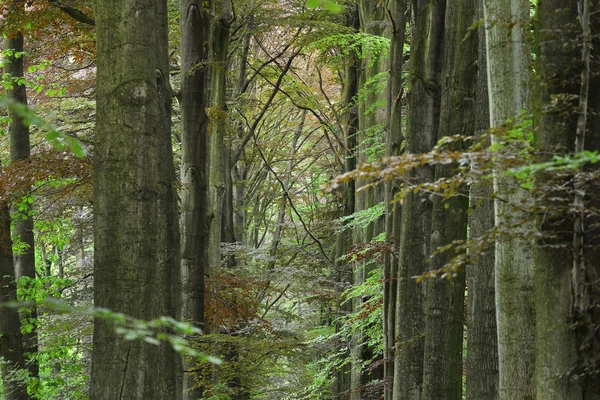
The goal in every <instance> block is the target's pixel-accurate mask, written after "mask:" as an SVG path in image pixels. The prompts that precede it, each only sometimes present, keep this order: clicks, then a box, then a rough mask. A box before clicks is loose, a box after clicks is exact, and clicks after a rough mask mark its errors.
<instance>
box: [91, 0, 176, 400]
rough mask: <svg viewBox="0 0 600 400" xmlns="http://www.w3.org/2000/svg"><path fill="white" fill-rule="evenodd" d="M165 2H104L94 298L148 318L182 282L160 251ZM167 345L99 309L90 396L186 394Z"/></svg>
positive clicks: (99, 18)
mask: <svg viewBox="0 0 600 400" xmlns="http://www.w3.org/2000/svg"><path fill="white" fill-rule="evenodd" d="M165 7H166V5H165V4H164V2H163V1H162V0H145V1H133V0H125V1H123V0H119V1H117V0H99V1H97V2H96V8H95V15H96V33H97V63H98V72H97V98H96V102H97V124H96V139H97V142H96V148H95V157H94V194H93V196H94V304H95V306H96V307H103V308H107V309H109V310H111V311H113V312H120V313H124V314H127V315H129V316H132V317H134V318H138V319H144V320H149V319H153V318H157V317H159V316H162V315H167V314H168V313H169V311H171V310H169V309H168V307H169V302H170V301H171V300H172V297H171V296H172V294H171V293H167V290H171V289H172V288H173V284H172V283H171V282H169V281H165V280H164V279H165V278H167V279H169V277H165V275H166V271H165V265H166V264H161V259H162V257H164V255H162V254H159V253H160V252H161V251H163V250H165V249H164V248H163V245H164V243H165V240H164V236H162V235H163V234H162V233H160V232H159V229H160V228H161V227H164V222H161V218H163V216H161V217H160V218H159V215H158V214H159V212H162V211H164V210H166V209H167V208H168V207H166V206H165V207H164V208H163V209H161V207H160V206H159V205H160V204H161V203H160V201H159V197H160V196H161V195H162V194H164V189H161V188H160V186H161V181H160V178H161V175H162V174H161V171H159V165H160V162H161V154H163V155H164V154H165V152H166V151H167V150H164V149H163V150H159V147H160V146H161V145H165V143H166V140H165V136H166V135H168V132H164V129H165V126H166V121H165V120H164V119H165V118H166V110H165V109H164V108H162V107H164V104H163V105H162V107H161V104H160V97H161V88H160V86H161V85H165V84H166V81H162V79H164V78H165V75H164V73H165V71H163V70H161V67H162V68H164V65H165V61H164V59H165V58H166V57H167V56H168V53H166V52H164V50H165V48H164V46H162V45H159V44H158V43H157V33H156V30H157V29H160V27H165V26H166V22H165V21H164V20H163V18H166V13H165V12H164V10H165ZM164 170H165V171H166V170H167V169H166V168H165V169H164ZM163 183H164V182H163ZM157 243H158V245H157ZM170 279H172V278H170ZM167 353H168V351H167V350H166V349H165V348H163V347H161V346H155V345H151V344H148V343H145V342H143V341H139V340H138V341H127V340H124V339H123V337H121V336H120V335H118V334H117V333H116V332H115V329H114V325H113V324H112V323H111V322H109V321H107V320H105V319H103V318H96V319H95V321H94V339H93V352H92V376H91V387H90V398H91V399H165V400H166V399H172V398H177V394H176V393H175V390H176V389H177V383H176V381H175V374H174V373H173V372H172V371H170V370H169V369H168V368H171V367H172V366H173V365H174V364H173V361H169V360H173V359H174V357H175V356H174V354H172V353H171V354H169V355H167ZM166 357H168V359H166Z"/></svg>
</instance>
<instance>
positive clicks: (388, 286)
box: [383, 0, 407, 399]
mask: <svg viewBox="0 0 600 400" xmlns="http://www.w3.org/2000/svg"><path fill="white" fill-rule="evenodd" d="M406 7H407V2H406V1H405V0H399V1H394V2H392V4H391V6H390V13H389V20H390V21H389V22H390V24H391V36H392V41H391V50H390V80H389V83H388V89H389V94H388V102H387V104H388V107H389V109H388V114H389V117H388V120H389V126H388V136H387V138H386V156H399V155H400V154H401V151H402V150H401V145H402V141H403V140H404V138H403V135H402V97H403V89H402V83H403V78H402V67H403V65H404V42H405V37H406ZM399 190H400V182H399V181H393V182H390V183H387V184H386V191H385V204H386V212H385V215H386V240H387V242H388V243H389V244H390V249H389V250H388V252H387V254H386V256H385V259H384V268H385V271H384V282H383V315H384V317H383V341H384V345H383V347H384V350H383V360H384V364H383V365H384V372H383V375H384V398H386V399H391V398H392V393H393V383H394V345H395V343H394V338H395V337H396V291H397V287H396V286H397V285H396V280H397V279H398V272H397V267H398V258H397V256H398V244H399V242H400V217H401V213H402V210H401V208H400V203H399V202H395V203H392V200H393V199H394V197H395V195H396V193H397V192H398V191H399Z"/></svg>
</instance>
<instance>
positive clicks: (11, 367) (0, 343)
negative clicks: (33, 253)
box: [0, 199, 30, 400]
mask: <svg viewBox="0 0 600 400" xmlns="http://www.w3.org/2000/svg"><path fill="white" fill-rule="evenodd" d="M16 300H17V287H16V285H15V268H14V262H13V253H12V241H11V239H10V213H9V209H8V204H7V203H6V201H5V200H3V199H0V332H2V334H1V335H0V355H1V356H2V358H3V361H2V383H3V386H4V398H5V400H29V398H30V397H29V396H28V395H27V384H26V382H25V381H24V380H20V379H15V376H18V375H19V372H20V370H21V371H22V370H24V369H26V365H25V354H24V349H23V337H22V335H21V326H20V324H19V312H18V311H17V308H14V307H6V306H5V305H4V304H5V303H6V302H9V301H16Z"/></svg>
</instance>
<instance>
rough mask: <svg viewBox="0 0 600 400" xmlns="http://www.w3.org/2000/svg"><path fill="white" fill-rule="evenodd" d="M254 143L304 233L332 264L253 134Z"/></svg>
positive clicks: (331, 263) (330, 262)
mask: <svg viewBox="0 0 600 400" xmlns="http://www.w3.org/2000/svg"><path fill="white" fill-rule="evenodd" d="M254 145H255V146H256V150H258V154H259V155H260V158H262V160H263V162H264V163H265V165H266V166H267V168H268V169H269V171H270V172H271V173H272V174H273V176H274V177H275V179H276V180H277V182H278V183H279V185H280V186H281V190H283V194H284V196H285V198H286V199H287V200H288V203H289V204H290V207H291V208H292V210H294V214H296V216H297V217H298V220H299V221H300V223H301V224H302V227H304V230H305V231H306V233H308V235H309V236H310V237H311V238H312V240H314V242H315V243H316V244H317V246H319V250H320V251H321V254H323V257H324V258H325V259H326V260H327V262H329V264H330V265H333V261H331V258H329V256H328V255H327V252H325V248H324V247H323V243H321V241H320V240H319V239H318V238H317V237H316V236H315V235H314V234H313V233H312V232H311V231H310V229H309V228H308V226H307V225H306V222H304V219H303V218H302V216H301V215H300V213H299V212H298V210H297V209H296V206H295V205H294V202H292V198H291V196H290V194H289V193H288V191H287V189H286V187H285V182H283V181H282V180H281V178H279V176H278V175H277V173H276V172H275V170H273V168H272V167H271V165H270V164H269V162H268V161H267V159H266V158H265V155H264V154H263V152H262V150H261V149H260V146H259V145H258V142H257V140H256V135H254Z"/></svg>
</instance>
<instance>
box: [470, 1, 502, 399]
mask: <svg viewBox="0 0 600 400" xmlns="http://www.w3.org/2000/svg"><path fill="white" fill-rule="evenodd" d="M482 17H483V9H482V6H481V4H478V5H477V19H478V20H479V19H481V18H482ZM471 34H474V32H472V33H471ZM477 36H478V47H479V54H478V58H477V90H476V94H475V101H476V112H475V115H476V117H475V134H476V135H480V134H482V133H483V132H484V131H486V130H487V129H488V128H489V126H490V117H489V98H488V88H487V68H486V50H485V46H486V45H485V28H484V27H483V26H481V27H479V28H478V29H477ZM474 167H475V168H480V166H477V165H476V166H474ZM492 193H493V188H492V182H491V180H488V181H485V180H484V181H480V182H476V183H474V184H473V185H472V186H471V209H472V212H471V216H470V218H469V232H470V235H469V240H472V241H477V242H479V243H481V242H482V241H484V240H485V236H486V235H487V234H489V233H490V232H492V231H493V229H494V201H493V200H492ZM494 261H495V244H494V243H492V244H491V245H490V248H488V249H486V250H485V252H484V253H483V254H479V255H478V258H477V261H476V262H474V263H473V264H471V265H468V266H467V287H468V289H467V291H468V294H467V360H466V362H467V365H466V374H467V376H466V395H467V399H469V400H471V399H472V400H479V399H486V400H487V399H489V400H496V399H497V398H498V332H497V329H496V302H495V287H494V281H495V280H494Z"/></svg>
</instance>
